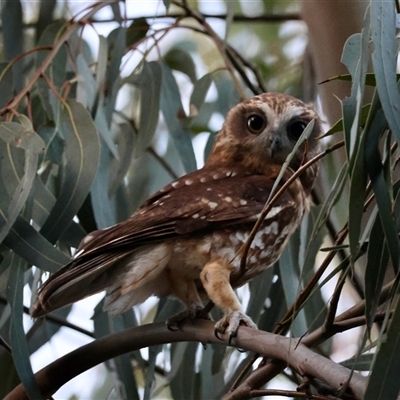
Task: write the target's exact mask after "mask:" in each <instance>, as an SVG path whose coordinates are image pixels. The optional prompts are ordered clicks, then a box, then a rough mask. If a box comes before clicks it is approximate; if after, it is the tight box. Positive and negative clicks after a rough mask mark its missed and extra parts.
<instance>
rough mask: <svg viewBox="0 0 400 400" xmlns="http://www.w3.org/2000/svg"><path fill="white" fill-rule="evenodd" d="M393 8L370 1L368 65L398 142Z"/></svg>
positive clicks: (398, 95) (399, 96) (381, 1)
mask: <svg viewBox="0 0 400 400" xmlns="http://www.w3.org/2000/svg"><path fill="white" fill-rule="evenodd" d="M395 18H396V15H395V8H394V7H392V4H391V3H390V2H387V1H384V0H376V1H373V2H371V33H372V42H373V45H374V51H373V53H372V63H373V66H374V70H375V78H376V87H377V90H378V93H379V98H380V101H381V104H382V108H383V110H384V113H385V116H386V119H387V121H388V123H389V126H390V128H391V129H392V131H393V134H394V136H395V138H396V140H397V141H398V142H400V115H399V110H400V93H399V88H398V84H397V75H396V68H397V52H398V41H397V38H396V25H395Z"/></svg>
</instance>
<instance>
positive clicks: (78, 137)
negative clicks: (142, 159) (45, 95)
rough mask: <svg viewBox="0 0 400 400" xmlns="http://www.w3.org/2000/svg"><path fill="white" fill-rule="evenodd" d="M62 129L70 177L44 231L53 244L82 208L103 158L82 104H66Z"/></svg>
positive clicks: (66, 178)
mask: <svg viewBox="0 0 400 400" xmlns="http://www.w3.org/2000/svg"><path fill="white" fill-rule="evenodd" d="M60 129H62V131H63V134H64V136H65V138H66V150H65V156H66V166H65V168H66V174H65V176H64V180H63V183H62V186H61V189H60V193H59V196H58V198H57V201H56V203H55V205H54V207H53V209H52V210H51V213H50V215H49V218H48V219H47V220H46V222H45V224H44V225H43V226H42V229H41V231H40V232H41V234H42V235H43V236H44V237H46V238H47V239H48V240H49V241H50V242H51V243H55V242H56V241H57V239H58V238H59V237H60V236H61V235H62V234H63V233H64V232H65V230H66V229H67V228H68V226H69V224H70V223H71V221H72V219H73V218H74V216H75V215H76V214H77V212H78V211H79V208H80V207H81V206H82V204H83V202H84V200H85V198H86V196H87V195H88V193H89V191H90V187H91V185H92V182H93V180H94V178H95V175H96V172H97V168H98V163H99V158H100V144H99V137H98V133H97V129H96V127H95V125H94V123H93V120H92V118H91V116H90V114H89V113H88V111H87V110H86V109H85V108H84V107H83V106H82V105H81V104H79V103H77V102H75V101H73V100H69V101H68V102H66V103H65V104H64V106H63V110H62V113H61V117H60Z"/></svg>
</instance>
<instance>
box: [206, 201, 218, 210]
mask: <svg viewBox="0 0 400 400" xmlns="http://www.w3.org/2000/svg"><path fill="white" fill-rule="evenodd" d="M208 207H210V208H211V210H214V209H215V208H217V207H218V204H217V203H215V202H213V201H210V202H208Z"/></svg>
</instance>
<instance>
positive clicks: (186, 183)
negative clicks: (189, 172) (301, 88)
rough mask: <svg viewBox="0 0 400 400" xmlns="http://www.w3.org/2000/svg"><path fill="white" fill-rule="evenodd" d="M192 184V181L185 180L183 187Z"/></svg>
mask: <svg viewBox="0 0 400 400" xmlns="http://www.w3.org/2000/svg"><path fill="white" fill-rule="evenodd" d="M192 183H193V180H192V179H186V180H185V185H187V186H189V185H191V184H192Z"/></svg>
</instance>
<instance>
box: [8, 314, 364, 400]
mask: <svg viewBox="0 0 400 400" xmlns="http://www.w3.org/2000/svg"><path fill="white" fill-rule="evenodd" d="M222 339H223V340H219V339H218V338H216V337H215V335H214V323H213V322H211V321H206V320H195V321H193V322H191V321H185V322H184V323H183V324H182V325H181V327H180V329H179V330H178V331H170V330H168V328H167V327H166V325H165V324H164V323H162V322H160V323H153V324H149V325H142V326H139V327H135V328H131V329H127V330H125V331H122V332H118V333H114V334H111V335H108V336H105V337H102V338H100V339H97V340H94V341H93V342H91V343H89V344H87V345H85V346H82V347H79V348H78V349H76V350H74V351H72V352H71V353H69V354H67V355H65V356H63V357H61V358H59V359H58V360H56V361H54V362H52V363H51V364H49V365H48V366H46V367H44V368H43V369H42V370H40V371H39V372H37V373H36V374H35V377H36V380H37V383H38V386H39V388H40V391H41V393H42V395H43V397H45V398H47V397H49V396H51V395H52V394H53V393H54V392H55V391H57V390H58V389H59V388H60V387H61V386H62V385H64V384H65V383H66V382H68V381H70V380H71V379H72V378H74V377H75V376H77V375H79V374H81V373H82V372H84V371H86V370H88V369H90V368H92V367H94V366H95V365H97V364H100V363H102V362H104V361H106V360H108V359H110V358H114V357H117V356H119V355H121V354H124V353H128V352H131V351H134V350H138V349H141V348H143V347H148V346H153V345H157V344H165V343H174V342H184V341H189V342H199V343H217V344H224V345H228V340H229V337H228V336H227V335H225V336H223V338H222ZM231 344H232V345H233V346H234V347H237V348H241V349H244V350H247V351H253V352H257V353H260V354H262V355H263V356H265V357H270V358H273V359H278V360H282V361H283V362H284V363H285V364H288V365H290V366H291V367H292V368H294V369H295V370H296V371H298V372H299V374H300V375H302V376H310V377H314V378H317V379H320V380H321V381H323V382H325V383H327V384H328V385H330V386H331V387H333V388H335V389H338V390H339V389H340V388H342V387H344V386H345V385H346V384H347V380H348V379H349V378H350V376H351V372H350V370H348V369H347V368H345V367H342V366H341V365H338V364H336V363H335V362H333V361H331V360H329V359H327V358H325V357H323V356H321V355H319V354H316V353H314V352H313V351H312V350H310V349H309V348H307V347H306V346H305V345H303V344H302V343H299V340H298V339H290V338H286V337H283V336H279V335H275V334H273V333H269V332H264V331H260V330H255V329H251V328H247V327H241V328H240V329H239V332H238V336H237V337H236V338H235V339H234V340H232V343H231ZM365 386H366V378H365V377H363V376H361V375H359V374H357V373H353V375H352V376H351V382H350V383H349V386H348V387H349V389H350V390H351V391H352V393H353V394H354V396H355V397H356V398H362V397H363V393H364V390H365ZM17 399H18V400H28V397H27V395H26V392H25V390H24V387H23V386H22V385H21V384H20V385H18V386H17V387H16V388H15V389H14V390H13V391H11V392H10V393H9V394H8V395H7V396H6V397H5V399H4V400H17Z"/></svg>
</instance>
